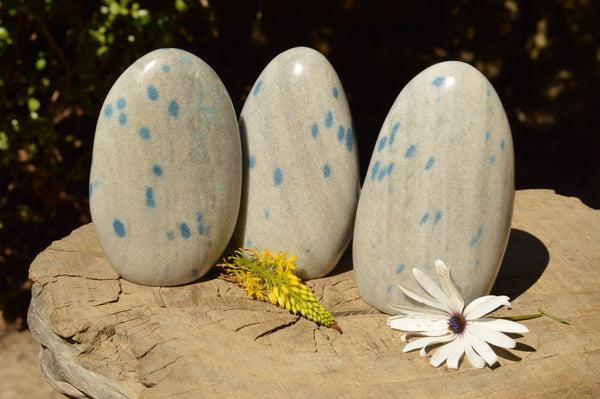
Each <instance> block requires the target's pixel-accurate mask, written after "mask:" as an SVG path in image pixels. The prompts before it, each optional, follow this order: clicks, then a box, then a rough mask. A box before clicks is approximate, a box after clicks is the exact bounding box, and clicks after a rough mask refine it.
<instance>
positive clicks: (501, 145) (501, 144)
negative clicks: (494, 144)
mask: <svg viewBox="0 0 600 399" xmlns="http://www.w3.org/2000/svg"><path fill="white" fill-rule="evenodd" d="M500 149H501V150H502V151H504V140H502V141H501V142H500Z"/></svg>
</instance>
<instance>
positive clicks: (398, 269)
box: [396, 265, 404, 274]
mask: <svg viewBox="0 0 600 399" xmlns="http://www.w3.org/2000/svg"><path fill="white" fill-rule="evenodd" d="M403 270H404V265H400V266H398V268H397V269H396V274H400V273H402V271H403Z"/></svg>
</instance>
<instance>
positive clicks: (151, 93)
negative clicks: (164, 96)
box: [148, 85, 158, 101]
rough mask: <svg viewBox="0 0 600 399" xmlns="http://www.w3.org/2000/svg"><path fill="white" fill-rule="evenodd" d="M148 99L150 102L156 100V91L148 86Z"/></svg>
mask: <svg viewBox="0 0 600 399" xmlns="http://www.w3.org/2000/svg"><path fill="white" fill-rule="evenodd" d="M148 98H149V99H150V100H151V101H156V100H158V89H157V88H156V87H154V86H153V85H150V86H148Z"/></svg>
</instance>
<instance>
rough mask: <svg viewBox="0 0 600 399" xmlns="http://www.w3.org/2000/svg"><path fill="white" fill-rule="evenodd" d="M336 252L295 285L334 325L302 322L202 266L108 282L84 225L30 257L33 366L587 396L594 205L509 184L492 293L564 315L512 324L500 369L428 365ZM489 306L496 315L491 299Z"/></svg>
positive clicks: (273, 391)
mask: <svg viewBox="0 0 600 399" xmlns="http://www.w3.org/2000/svg"><path fill="white" fill-rule="evenodd" d="M350 264H351V256H349V255H346V256H345V257H344V259H343V260H342V262H341V263H340V265H339V266H338V268H337V269H336V270H334V272H333V273H332V275H330V276H328V277H326V278H322V279H317V280H313V281H310V282H308V285H309V286H310V287H311V288H313V289H314V291H315V293H316V296H317V298H319V299H321V301H322V303H323V305H324V306H325V307H326V308H327V309H329V310H330V311H331V312H332V313H333V314H334V316H335V318H336V320H337V322H338V324H339V325H340V327H341V328H342V329H343V331H344V332H343V334H339V333H338V332H337V331H335V330H333V329H328V328H324V327H318V326H317V325H315V324H314V323H312V322H310V321H307V320H306V319H303V318H299V317H297V316H294V315H292V314H290V313H288V312H286V311H285V310H281V309H280V308H276V307H274V306H272V305H270V304H268V303H264V302H258V301H255V300H251V299H249V298H248V297H247V296H246V295H245V293H244V292H243V291H242V290H241V289H240V288H238V287H237V286H236V285H234V284H232V283H229V282H226V281H224V280H221V279H218V278H216V276H217V273H212V272H211V274H210V275H209V276H206V277H205V278H203V279H202V280H200V281H198V282H196V283H193V284H189V285H185V286H180V287H169V288H156V287H154V288H153V287H144V286H139V285H135V284H132V283H129V282H128V281H126V280H123V279H120V278H119V277H118V275H117V274H116V273H115V272H114V271H113V270H112V268H111V267H110V265H109V263H108V262H107V260H106V258H105V257H104V256H103V254H102V251H101V249H100V246H99V244H98V242H97V240H96V236H95V233H94V228H93V225H91V224H88V225H85V226H83V227H81V228H79V229H77V230H75V231H74V232H73V233H72V234H71V235H70V236H68V237H66V238H64V239H62V240H60V241H57V242H55V243H53V244H52V245H51V246H50V247H49V248H48V249H46V250H45V251H44V252H42V253H41V254H40V255H39V256H38V257H37V258H36V259H35V261H34V262H33V264H32V265H31V270H30V277H31V279H32V280H33V281H34V285H33V289H32V303H31V307H30V311H29V326H30V329H31V332H32V334H33V336H34V338H35V339H36V340H37V341H38V342H39V343H40V344H41V352H40V359H41V367H42V370H43V372H44V374H45V376H46V378H47V379H48V381H49V382H50V383H51V384H52V385H53V386H54V387H55V388H56V389H57V390H58V391H60V392H63V393H66V394H68V395H71V396H74V397H86V396H91V397H98V398H113V397H126V398H137V397H140V398H167V397H168V398H187V397H189V398H197V397H262V398H270V397H286V398H294V397H298V398H307V397H314V398H324V397H328V398H331V397H342V398H346V397H347V398H355V397H356V398H371V397H377V398H379V397H386V396H387V397H411V396H414V397H445V398H454V397H457V398H458V397H460V398H478V397H492V398H495V397H498V398H506V397H536V398H537V397H539V398H542V397H543V398H548V397H565V398H566V397H597V395H600V211H596V210H593V209H590V208H588V207H586V206H585V205H584V204H582V203H581V202H580V201H579V200H578V199H576V198H567V197H562V196H559V195H556V194H554V192H552V191H550V190H526V191H520V192H518V193H517V197H516V203H515V213H514V221H513V230H512V233H511V238H510V242H509V247H508V249H507V254H506V257H505V261H504V263H503V266H502V269H501V272H500V275H499V278H498V280H497V283H496V286H495V287H494V293H496V294H504V293H506V294H507V295H510V296H511V298H512V299H513V306H514V310H513V311H512V313H510V314H528V313H535V312H537V309H538V307H542V308H543V309H545V310H547V311H549V312H551V313H554V314H556V315H559V316H561V317H563V318H566V319H568V320H569V321H571V323H572V325H563V324H559V323H557V322H555V321H553V320H551V319H549V318H545V317H544V318H538V319H534V320H528V321H525V322H524V324H526V325H527V326H528V327H529V329H530V333H528V334H524V335H523V336H522V337H518V342H519V344H518V346H517V348H515V349H512V350H502V351H500V352H498V353H499V356H500V365H499V366H497V367H494V368H493V369H490V368H486V369H483V370H478V369H475V368H473V367H472V366H471V365H470V364H469V363H468V361H466V360H463V362H462V365H461V368H460V370H459V371H453V370H448V369H447V368H446V367H445V365H444V366H442V367H440V368H433V367H431V366H430V365H429V363H428V361H426V360H425V359H422V358H421V357H420V356H419V354H418V351H415V352H411V353H407V354H403V353H402V348H403V346H404V344H403V343H402V342H401V341H400V336H401V335H402V333H400V332H398V331H392V330H391V329H390V328H389V327H387V325H386V318H387V315H384V314H381V313H379V312H378V311H376V310H374V309H373V308H371V307H369V306H368V305H366V304H365V303H364V302H363V301H362V300H361V299H360V297H359V295H358V291H357V289H356V286H355V283H354V280H353V275H352V271H351V270H350ZM501 312H502V313H497V314H504V313H507V311H501Z"/></svg>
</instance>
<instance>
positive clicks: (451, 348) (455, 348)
mask: <svg viewBox="0 0 600 399" xmlns="http://www.w3.org/2000/svg"><path fill="white" fill-rule="evenodd" d="M462 345H463V344H462V342H461V341H460V340H458V339H455V340H454V341H452V342H450V343H448V344H446V345H444V346H442V347H440V348H439V349H438V350H436V351H435V353H434V354H433V355H432V356H431V360H430V361H429V364H431V365H432V366H433V367H439V366H440V365H441V364H442V363H444V361H445V360H446V359H449V358H450V357H454V356H455V354H456V353H457V352H459V351H460V354H461V355H462V352H463V350H462V349H461V347H462ZM453 360H454V359H453ZM456 363H458V360H457V361H456ZM452 365H454V364H452ZM448 367H450V364H449V365H448Z"/></svg>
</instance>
